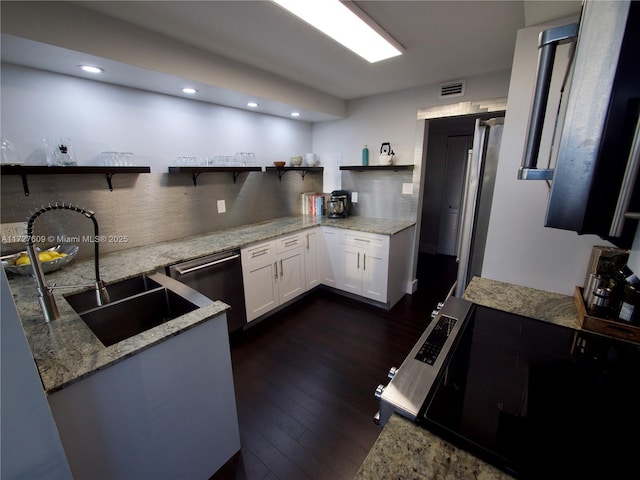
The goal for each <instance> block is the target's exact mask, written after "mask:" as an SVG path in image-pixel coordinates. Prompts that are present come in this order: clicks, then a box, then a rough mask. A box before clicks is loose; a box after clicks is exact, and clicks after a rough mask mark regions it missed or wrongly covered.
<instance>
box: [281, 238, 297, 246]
mask: <svg viewBox="0 0 640 480" xmlns="http://www.w3.org/2000/svg"><path fill="white" fill-rule="evenodd" d="M296 243H298V239H297V238H294V239H293V240H289V241H286V242H284V246H285V247H290V246H291V245H295V244H296Z"/></svg>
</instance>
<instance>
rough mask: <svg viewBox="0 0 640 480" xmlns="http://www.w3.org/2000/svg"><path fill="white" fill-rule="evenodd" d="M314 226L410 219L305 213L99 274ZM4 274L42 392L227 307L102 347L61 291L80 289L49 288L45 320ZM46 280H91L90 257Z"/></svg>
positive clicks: (384, 229) (123, 272)
mask: <svg viewBox="0 0 640 480" xmlns="http://www.w3.org/2000/svg"><path fill="white" fill-rule="evenodd" d="M317 225H326V226H333V227H338V228H345V229H353V230H359V231H365V232H370V233H378V234H383V235H394V234H395V233H398V232H400V231H402V230H404V229H406V228H409V227H410V226H412V225H414V222H406V221H396V220H387V219H374V218H365V217H348V218H345V219H335V220H332V219H327V218H322V219H318V218H316V217H310V216H296V217H283V218H278V219H274V220H270V221H265V222H260V223H255V224H250V225H244V226H241V227H237V228H230V229H226V230H220V231H216V232H212V233H208V234H202V235H197V236H193V237H187V238H182V239H178V240H173V241H167V242H161V243H157V244H154V245H148V246H145V247H136V248H131V249H127V250H122V251H119V252H114V253H109V254H106V255H101V257H100V276H101V278H102V280H104V281H105V282H106V283H107V284H109V283H113V282H116V281H119V280H124V279H127V278H130V277H134V276H137V275H140V274H148V273H153V272H155V271H158V270H161V271H163V273H164V268H165V267H166V266H168V265H172V264H175V263H178V262H181V261H186V260H191V259H195V258H198V257H203V256H206V255H210V254H213V253H218V252H223V251H226V250H232V249H237V248H241V247H244V246H247V245H250V244H252V243H256V242H260V241H265V240H269V239H272V238H276V237H279V236H281V235H287V234H290V233H295V232H298V231H301V230H304V229H307V228H312V227H314V226H317ZM7 276H8V279H9V286H10V288H11V292H12V295H13V297H14V300H15V302H16V306H17V308H18V313H19V315H20V318H21V320H22V324H23V327H24V330H25V334H26V337H27V341H28V342H29V346H30V348H31V353H32V354H33V357H34V359H35V362H36V364H37V366H38V371H39V373H40V377H41V379H42V383H43V386H44V389H45V392H46V393H48V394H51V393H53V392H56V391H58V390H60V389H62V388H64V387H66V386H68V385H70V384H72V383H74V382H76V381H78V380H81V379H82V378H85V377H87V376H88V375H91V374H92V373H95V372H97V371H99V370H101V369H104V368H106V367H108V366H110V365H113V364H114V363H116V362H118V361H121V360H123V359H125V358H128V357H130V356H132V355H135V354H136V353H138V352H140V351H142V350H144V349H146V348H149V347H151V346H153V345H155V344H157V343H159V342H162V341H163V340H164V339H166V338H168V337H170V336H172V335H177V334H179V333H180V332H182V331H184V330H186V329H188V328H191V327H193V326H195V325H197V324H199V323H201V322H204V321H206V320H209V319H211V318H212V317H215V316H218V315H220V314H222V313H223V312H225V311H226V310H227V309H228V308H229V306H228V305H227V304H225V303H223V302H220V301H216V302H214V303H213V304H212V305H210V306H207V307H203V308H200V309H198V310H195V311H193V312H191V313H188V314H186V315H184V316H181V317H178V318H176V319H174V320H171V321H169V322H167V323H165V324H163V325H160V326H158V327H155V328H152V329H151V330H148V331H146V332H143V333H141V334H138V335H136V336H134V337H131V338H130V339H127V340H124V341H122V342H118V343H116V344H114V345H112V346H110V347H105V346H103V345H102V343H100V341H99V340H98V339H97V338H96V337H95V335H94V334H93V332H91V330H90V329H89V328H88V327H87V326H86V325H85V323H84V322H83V321H82V319H81V318H80V317H79V316H78V315H77V314H76V313H75V311H74V310H73V309H72V308H71V306H70V305H69V304H68V303H67V302H66V300H64V298H63V296H62V295H63V294H65V295H66V294H70V293H75V292H78V291H82V290H85V289H86V287H81V288H69V289H56V290H54V295H55V300H56V304H57V306H58V309H59V311H60V318H59V319H57V320H55V321H53V322H51V323H45V321H44V317H43V314H42V311H41V309H40V306H39V304H38V300H37V292H36V285H35V282H34V280H33V279H32V278H31V277H26V276H19V275H17V276H14V275H11V274H9V275H7ZM46 281H47V284H48V285H53V284H56V285H59V286H61V285H87V284H92V283H93V282H94V281H95V273H94V263H93V258H90V259H87V260H83V261H75V262H72V263H71V264H69V265H68V266H67V267H65V268H64V269H62V270H59V271H56V272H51V273H48V274H46Z"/></svg>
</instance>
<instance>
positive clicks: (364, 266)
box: [362, 253, 367, 272]
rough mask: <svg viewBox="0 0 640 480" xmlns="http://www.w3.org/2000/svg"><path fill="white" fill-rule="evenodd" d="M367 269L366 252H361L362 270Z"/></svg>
mask: <svg viewBox="0 0 640 480" xmlns="http://www.w3.org/2000/svg"><path fill="white" fill-rule="evenodd" d="M366 269H367V254H366V253H363V254H362V271H363V272H364V271H365V270H366Z"/></svg>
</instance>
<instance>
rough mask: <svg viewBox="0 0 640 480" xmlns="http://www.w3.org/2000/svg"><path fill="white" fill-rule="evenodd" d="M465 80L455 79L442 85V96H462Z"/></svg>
mask: <svg viewBox="0 0 640 480" xmlns="http://www.w3.org/2000/svg"><path fill="white" fill-rule="evenodd" d="M465 83H466V81H465V80H455V81H453V82H448V83H443V84H442V85H440V98H449V97H461V96H463V95H464V87H465Z"/></svg>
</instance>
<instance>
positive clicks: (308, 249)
mask: <svg viewBox="0 0 640 480" xmlns="http://www.w3.org/2000/svg"><path fill="white" fill-rule="evenodd" d="M303 235H304V241H305V246H304V279H305V290H306V291H308V290H311V289H312V288H314V287H316V286H318V285H320V283H321V281H322V275H321V269H322V263H321V262H322V242H323V238H322V229H321V228H320V227H316V228H311V229H309V230H305V231H304V232H303Z"/></svg>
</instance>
